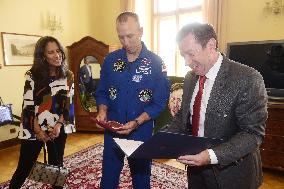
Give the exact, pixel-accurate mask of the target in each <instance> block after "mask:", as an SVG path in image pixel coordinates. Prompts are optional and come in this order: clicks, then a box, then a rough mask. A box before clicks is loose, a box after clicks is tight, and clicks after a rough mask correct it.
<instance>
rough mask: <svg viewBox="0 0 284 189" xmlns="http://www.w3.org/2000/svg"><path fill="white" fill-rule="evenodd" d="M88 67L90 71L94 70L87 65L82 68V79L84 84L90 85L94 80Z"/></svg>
mask: <svg viewBox="0 0 284 189" xmlns="http://www.w3.org/2000/svg"><path fill="white" fill-rule="evenodd" d="M88 67H89V68H90V70H92V69H91V66H89V65H86V64H85V65H83V66H82V67H81V68H80V78H81V80H82V81H83V82H84V83H89V82H90V81H91V79H93V78H92V74H90V73H89V71H88Z"/></svg>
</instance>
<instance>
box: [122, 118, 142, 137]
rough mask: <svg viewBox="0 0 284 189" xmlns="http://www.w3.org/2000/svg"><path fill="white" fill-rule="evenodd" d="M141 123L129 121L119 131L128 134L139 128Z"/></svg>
mask: <svg viewBox="0 0 284 189" xmlns="http://www.w3.org/2000/svg"><path fill="white" fill-rule="evenodd" d="M138 126H139V124H138V123H137V122H136V121H129V122H127V123H126V124H125V125H124V126H123V127H122V129H121V130H119V131H117V133H118V134H122V135H128V134H129V133H131V132H132V131H134V130H135V129H137V128H138Z"/></svg>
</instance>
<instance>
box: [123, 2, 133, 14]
mask: <svg viewBox="0 0 284 189" xmlns="http://www.w3.org/2000/svg"><path fill="white" fill-rule="evenodd" d="M120 9H121V12H124V11H134V9H135V0H120Z"/></svg>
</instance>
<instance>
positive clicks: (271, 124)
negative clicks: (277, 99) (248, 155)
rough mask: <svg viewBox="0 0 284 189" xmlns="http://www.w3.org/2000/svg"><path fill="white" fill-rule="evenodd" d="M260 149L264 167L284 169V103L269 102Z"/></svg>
mask: <svg viewBox="0 0 284 189" xmlns="http://www.w3.org/2000/svg"><path fill="white" fill-rule="evenodd" d="M260 149H261V158H262V164H263V167H265V168H272V169H278V170H282V171H284V103H272V102H270V103H269V104H268V119H267V121H266V129H265V139H264V141H263V144H262V145H261V148H260Z"/></svg>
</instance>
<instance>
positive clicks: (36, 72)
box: [30, 36, 68, 83]
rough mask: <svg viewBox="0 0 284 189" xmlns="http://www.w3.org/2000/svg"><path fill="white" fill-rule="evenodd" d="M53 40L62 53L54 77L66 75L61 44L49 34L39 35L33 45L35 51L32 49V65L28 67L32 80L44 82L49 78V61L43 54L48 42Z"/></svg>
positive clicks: (66, 69)
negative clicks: (59, 64)
mask: <svg viewBox="0 0 284 189" xmlns="http://www.w3.org/2000/svg"><path fill="white" fill-rule="evenodd" d="M50 42H55V43H56V44H57V46H58V48H59V50H60V52H61V54H62V62H61V66H59V67H57V72H56V79H60V78H65V77H66V75H67V71H68V68H67V64H66V56H65V53H64V50H63V47H62V45H61V44H60V43H59V41H58V40H57V39H56V38H54V37H51V36H45V37H41V38H40V39H39V40H38V41H37V43H36V45H35V51H34V61H33V66H32V68H31V69H30V71H31V73H32V75H33V78H34V81H35V82H36V83H37V82H41V83H46V82H48V79H49V63H48V62H47V61H46V58H45V56H44V51H45V48H46V46H47V44H48V43H50Z"/></svg>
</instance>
